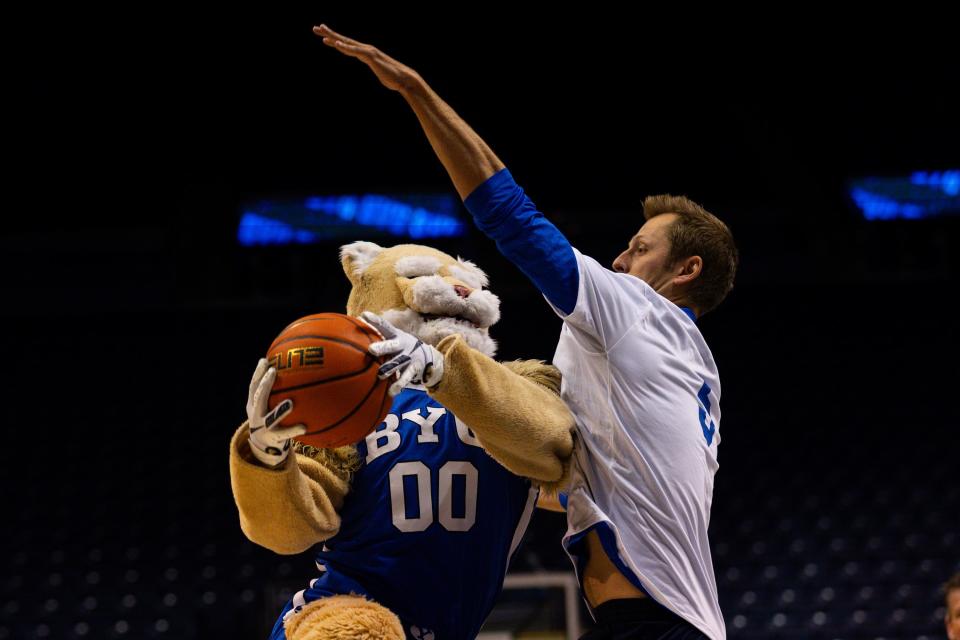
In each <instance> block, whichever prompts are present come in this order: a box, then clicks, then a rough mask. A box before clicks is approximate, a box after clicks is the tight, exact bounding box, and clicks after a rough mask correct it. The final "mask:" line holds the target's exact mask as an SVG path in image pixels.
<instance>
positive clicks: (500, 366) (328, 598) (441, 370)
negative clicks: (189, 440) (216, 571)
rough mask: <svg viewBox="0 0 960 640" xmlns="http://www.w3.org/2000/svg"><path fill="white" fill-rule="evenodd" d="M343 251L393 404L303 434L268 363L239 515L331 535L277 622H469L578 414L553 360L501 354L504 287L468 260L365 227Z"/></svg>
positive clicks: (238, 475)
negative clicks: (346, 426) (299, 440)
mask: <svg viewBox="0 0 960 640" xmlns="http://www.w3.org/2000/svg"><path fill="white" fill-rule="evenodd" d="M341 263H342V266H343V270H344V272H345V273H346V275H347V278H348V279H349V280H350V283H351V285H352V288H351V291H350V298H349V301H348V303H347V313H348V314H349V315H351V316H357V317H362V319H364V320H365V321H366V322H368V323H369V324H370V325H372V326H373V327H375V328H376V329H377V330H378V331H379V333H380V334H381V335H382V336H383V337H384V340H383V341H381V342H377V343H374V344H373V345H372V346H371V351H372V352H374V353H375V354H377V355H388V356H392V359H390V360H389V361H388V362H387V363H386V364H385V365H383V367H382V369H381V370H382V371H383V372H384V373H386V372H387V371H389V372H390V373H391V374H395V375H396V378H397V380H396V382H395V383H394V384H393V385H392V387H391V390H390V392H391V394H392V395H394V398H393V404H392V406H391V408H390V412H389V413H388V415H387V416H386V418H385V419H384V421H383V422H382V423H381V424H380V425H379V426H378V427H377V429H376V430H375V431H373V432H371V433H370V434H369V435H368V436H367V437H366V438H365V439H364V440H362V441H361V442H359V443H357V444H356V445H352V446H348V447H340V448H337V449H316V448H313V447H307V446H303V445H301V444H296V445H295V446H294V447H292V448H291V447H290V437H291V436H294V435H298V434H299V432H297V431H295V430H294V431H292V429H295V428H293V427H283V428H280V427H279V422H280V420H281V419H282V417H283V415H278V414H277V412H278V411H280V410H282V405H283V404H284V403H281V407H278V408H276V409H275V410H274V413H273V414H272V415H271V414H269V413H268V411H267V409H266V397H267V396H268V395H269V392H270V388H271V386H272V384H273V380H274V378H275V372H274V371H273V370H272V369H268V368H267V364H266V360H262V361H261V363H260V365H259V366H258V367H257V370H256V372H255V373H254V376H253V380H252V381H251V384H250V395H249V397H248V401H247V415H248V421H247V422H246V423H244V424H243V425H242V426H241V427H240V428H239V429H238V430H237V431H236V433H235V434H234V436H233V439H232V441H231V443H230V476H231V482H232V487H233V493H234V498H235V500H236V504H237V508H238V510H239V515H240V526H241V528H242V530H243V532H244V534H246V536H247V537H248V538H249V539H250V540H252V541H253V542H255V543H257V544H259V545H261V546H264V547H266V548H268V549H271V550H273V551H275V552H276V553H281V554H295V553H301V552H303V551H306V550H307V549H309V548H311V547H312V546H314V545H316V544H318V543H323V546H322V548H321V549H320V550H319V551H318V552H317V557H316V564H317V570H318V576H319V577H317V578H316V579H314V580H312V581H311V582H310V584H309V586H307V585H305V587H306V588H305V589H303V590H302V591H299V592H298V593H297V594H296V595H294V597H293V599H292V600H291V601H290V602H289V603H287V605H286V607H284V609H283V611H282V613H281V616H280V618H279V619H278V620H277V624H276V625H275V626H274V629H273V633H272V635H271V638H289V639H290V640H320V639H327V638H337V639H344V640H352V639H357V640H360V639H371V640H372V639H374V638H382V639H391V640H402V639H404V638H412V639H414V640H454V639H457V640H459V639H466V638H474V637H475V636H476V635H477V633H478V632H479V630H480V627H481V625H482V624H483V621H484V619H485V618H486V617H487V615H488V614H489V613H490V610H491V609H492V607H493V604H494V601H495V599H496V597H497V595H498V594H499V592H500V590H501V588H502V584H503V578H504V575H505V574H506V571H507V565H508V563H509V561H510V557H511V555H512V554H513V552H514V550H515V549H516V547H517V545H518V544H519V542H520V540H521V538H522V537H523V533H524V531H525V529H526V527H527V524H528V522H529V520H530V516H531V514H532V512H533V509H534V506H535V503H536V500H537V495H538V493H539V491H540V490H541V489H545V490H546V491H555V490H556V488H557V487H558V486H560V484H561V483H562V482H564V481H565V480H566V474H567V469H568V464H569V459H570V456H571V453H572V449H573V429H574V420H573V416H572V415H571V414H570V412H569V410H568V409H567V408H566V406H565V405H564V404H563V402H562V401H561V400H560V398H559V387H560V378H559V373H558V372H557V370H556V369H555V368H554V367H552V366H549V365H545V364H543V363H542V362H540V361H536V360H526V361H516V362H507V363H499V362H497V361H495V360H493V356H494V355H495V352H496V343H495V342H494V340H493V339H492V338H491V337H490V336H489V333H488V330H489V327H490V326H492V325H493V324H494V323H495V322H497V320H498V319H499V316H500V312H499V306H500V303H499V300H498V298H497V297H496V296H495V295H493V294H492V293H491V292H489V291H487V290H485V289H484V286H485V285H486V284H487V278H486V275H485V274H484V273H483V272H482V271H481V270H480V269H479V268H477V267H476V266H475V265H474V264H472V263H470V262H469V261H465V260H460V259H455V258H453V257H451V256H449V255H447V254H445V253H442V252H440V251H437V250H435V249H431V248H429V247H424V246H420V245H399V246H395V247H391V248H383V247H380V246H378V245H376V244H373V243H370V242H355V243H352V244H349V245H346V246H344V247H342V249H341ZM288 409H289V407H288ZM287 412H288V411H284V415H285V414H286V413H287ZM270 425H273V426H270ZM291 451H292V452H293V453H292V455H291Z"/></svg>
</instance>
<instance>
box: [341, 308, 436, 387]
mask: <svg viewBox="0 0 960 640" xmlns="http://www.w3.org/2000/svg"><path fill="white" fill-rule="evenodd" d="M360 318H361V319H362V320H363V321H364V322H366V323H367V324H369V325H370V326H372V327H373V328H375V329H376V330H377V331H378V332H379V333H380V335H382V336H383V337H384V338H385V340H381V341H380V342H374V343H373V344H371V345H370V346H369V347H368V348H367V349H368V351H370V353H372V354H373V355H375V356H378V357H379V356H385V355H392V354H397V355H396V356H395V357H394V358H393V359H391V360H388V361H387V362H385V363H384V364H382V365H380V369H379V370H378V372H377V375H378V376H380V379H381V380H382V379H383V378H386V377H388V376H391V375H393V374H397V381H396V382H394V383H393V384H392V385H390V395H391V396H395V395H397V394H398V393H400V392H401V391H403V388H404V387H405V386H407V385H408V384H421V383H422V384H424V385H426V386H428V387H432V386H434V385H436V384H438V383H439V382H440V379H441V378H442V377H443V354H442V353H440V352H439V351H437V350H436V349H434V348H433V346H432V345H429V344H426V343H424V342H423V341H422V340H420V339H419V338H417V337H416V336H414V335H411V334H409V333H407V332H406V331H401V330H400V329H397V328H396V327H395V326H393V325H392V324H390V323H389V322H387V321H386V320H384V319H383V318H381V317H380V316H378V315H377V314H375V313H371V312H369V311H364V312H363V313H362V314H361V315H360Z"/></svg>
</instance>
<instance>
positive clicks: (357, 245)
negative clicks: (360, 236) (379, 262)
mask: <svg viewBox="0 0 960 640" xmlns="http://www.w3.org/2000/svg"><path fill="white" fill-rule="evenodd" d="M382 251H383V247H381V246H380V245H378V244H374V243H373V242H364V241H363V240H358V241H357V242H351V243H350V244H345V245H343V246H342V247H340V265H341V266H342V267H343V272H344V273H345V274H346V275H347V279H348V280H350V283H351V284H354V285H355V284H357V283H358V282H359V281H360V276H362V275H363V273H364V272H365V271H366V270H367V268H368V267H369V266H370V264H371V263H372V262H373V261H374V259H375V258H376V257H377V256H378V255H380V252H382Z"/></svg>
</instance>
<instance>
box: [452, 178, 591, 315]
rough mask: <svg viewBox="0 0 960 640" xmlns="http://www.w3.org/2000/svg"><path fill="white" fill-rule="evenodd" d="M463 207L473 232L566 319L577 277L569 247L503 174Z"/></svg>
mask: <svg viewBox="0 0 960 640" xmlns="http://www.w3.org/2000/svg"><path fill="white" fill-rule="evenodd" d="M463 204H464V205H465V206H466V207H467V211H469V212H470V214H471V215H472V216H473V219H474V221H476V223H477V227H478V228H479V229H480V230H481V231H483V232H484V233H485V234H487V236H489V237H490V238H491V239H493V240H494V241H496V243H497V248H498V249H500V253H502V254H503V255H504V256H505V257H506V258H507V259H508V260H510V261H511V262H512V263H513V264H515V265H517V266H518V267H519V268H520V270H521V271H523V273H524V274H526V276H527V277H528V278H530V280H532V281H533V284H535V285H536V286H537V288H538V289H540V292H541V293H543V295H545V296H546V297H547V300H549V301H550V303H551V304H553V306H555V307H556V308H557V309H559V310H560V311H562V312H563V313H565V314H567V315H569V314H570V313H572V312H573V309H574V307H576V305H577V288H578V287H579V285H580V280H579V278H580V276H579V272H578V271H577V258H576V256H575V255H574V254H573V247H571V246H570V242H569V241H567V239H566V238H565V237H564V235H563V234H562V233H560V230H559V229H557V228H556V227H555V226H553V224H552V223H551V222H550V221H549V220H547V219H546V218H545V217H544V216H543V214H542V213H540V212H539V211H537V207H536V205H534V204H533V201H532V200H530V198H528V197H527V195H526V194H525V193H524V192H523V189H521V188H520V185H518V184H517V183H516V182H515V181H514V180H513V176H512V175H510V171H509V170H507V169H505V168H504V169H501V170H500V171H498V172H497V173H495V174H493V175H492V176H490V177H489V178H487V181H486V182H484V183H483V184H481V185H480V186H479V187H477V188H476V189H474V190H473V192H472V193H471V194H470V195H469V196H467V198H466V200H464V201H463Z"/></svg>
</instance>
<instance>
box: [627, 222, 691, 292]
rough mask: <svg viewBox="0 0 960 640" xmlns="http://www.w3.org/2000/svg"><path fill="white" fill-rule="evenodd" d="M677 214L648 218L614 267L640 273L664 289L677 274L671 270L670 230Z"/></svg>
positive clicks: (648, 281)
mask: <svg viewBox="0 0 960 640" xmlns="http://www.w3.org/2000/svg"><path fill="white" fill-rule="evenodd" d="M677 217H678V216H677V215H676V214H675V213H664V214H661V215H659V216H654V217H653V218H650V219H649V220H647V221H646V223H644V225H643V226H642V227H640V231H638V232H637V235H635V236H633V238H631V239H630V244H629V245H628V246H627V250H626V251H624V252H623V253H621V254H620V255H619V256H617V259H616V260H614V261H613V270H614V271H616V272H618V273H628V274H630V275H632V276H636V277H638V278H640V279H641V280H643V281H644V282H646V283H647V284H649V285H650V286H651V287H653V288H654V290H656V291H658V292H662V291H663V289H664V287H665V286H666V285H668V284H669V283H670V281H671V280H673V276H674V274H673V272H672V271H671V270H670V269H669V267H670V266H671V265H670V263H669V260H668V256H669V255H670V238H669V237H668V231H669V230H670V226H671V225H672V224H673V223H674V221H675V220H676V219H677Z"/></svg>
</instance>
